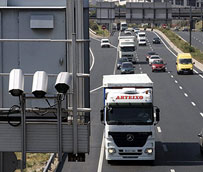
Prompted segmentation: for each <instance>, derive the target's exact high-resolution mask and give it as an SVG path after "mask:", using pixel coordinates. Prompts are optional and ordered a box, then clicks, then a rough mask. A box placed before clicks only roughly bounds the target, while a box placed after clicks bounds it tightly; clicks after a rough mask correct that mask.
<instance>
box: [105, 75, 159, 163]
mask: <svg viewBox="0 0 203 172" xmlns="http://www.w3.org/2000/svg"><path fill="white" fill-rule="evenodd" d="M103 88H104V108H103V109H102V110H101V121H102V123H103V124H105V127H104V145H105V158H106V160H107V161H108V163H111V162H112V161H113V160H149V161H150V162H153V161H154V160H155V125H156V124H157V123H158V122H159V118H160V117H159V113H160V110H159V108H158V107H156V106H154V104H153V82H152V81H151V79H150V78H149V77H148V75H147V74H130V75H104V76H103Z"/></svg>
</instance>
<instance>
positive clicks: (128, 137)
mask: <svg viewBox="0 0 203 172" xmlns="http://www.w3.org/2000/svg"><path fill="white" fill-rule="evenodd" d="M134 138H135V137H134V135H132V134H127V136H126V139H127V141H129V142H132V141H133V140H134Z"/></svg>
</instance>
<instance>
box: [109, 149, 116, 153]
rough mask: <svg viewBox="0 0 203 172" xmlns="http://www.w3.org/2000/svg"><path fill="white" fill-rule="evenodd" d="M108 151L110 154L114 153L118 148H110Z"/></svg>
mask: <svg viewBox="0 0 203 172" xmlns="http://www.w3.org/2000/svg"><path fill="white" fill-rule="evenodd" d="M108 152H109V153H110V154H114V153H116V149H114V148H108Z"/></svg>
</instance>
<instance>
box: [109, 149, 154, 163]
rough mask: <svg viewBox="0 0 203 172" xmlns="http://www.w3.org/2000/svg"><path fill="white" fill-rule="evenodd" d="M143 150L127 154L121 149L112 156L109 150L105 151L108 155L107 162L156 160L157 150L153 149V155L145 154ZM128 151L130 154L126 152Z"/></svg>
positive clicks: (131, 151)
mask: <svg viewBox="0 0 203 172" xmlns="http://www.w3.org/2000/svg"><path fill="white" fill-rule="evenodd" d="M140 150H142V149H137V150H136V149H135V151H134V150H132V149H131V150H129V149H128V150H126V149H125V152H122V151H121V149H119V150H118V149H117V150H116V152H115V153H113V154H110V153H109V152H108V149H105V155H106V160H124V161H125V160H128V161H129V160H149V161H151V160H155V149H153V153H152V154H147V153H145V152H144V151H145V149H143V150H142V151H140ZM126 151H128V152H126Z"/></svg>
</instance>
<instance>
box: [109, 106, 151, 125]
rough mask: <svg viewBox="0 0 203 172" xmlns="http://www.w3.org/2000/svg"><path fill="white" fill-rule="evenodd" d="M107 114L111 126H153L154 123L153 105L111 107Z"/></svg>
mask: <svg viewBox="0 0 203 172" xmlns="http://www.w3.org/2000/svg"><path fill="white" fill-rule="evenodd" d="M106 114H107V116H106V120H107V124H109V125H151V124H152V123H153V106H152V104H147V105H143V104H142V105H136V106H133V105H131V106H129V105H128V106H110V107H109V108H108V109H107V113H106Z"/></svg>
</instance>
